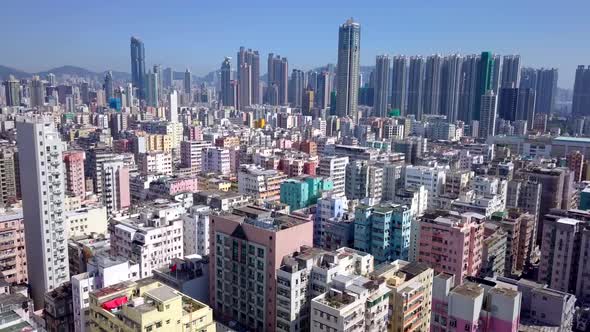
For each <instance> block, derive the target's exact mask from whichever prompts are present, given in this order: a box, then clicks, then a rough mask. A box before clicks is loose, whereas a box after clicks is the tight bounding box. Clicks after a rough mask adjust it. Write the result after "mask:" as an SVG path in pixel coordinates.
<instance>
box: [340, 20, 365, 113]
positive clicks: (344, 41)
mask: <svg viewBox="0 0 590 332" xmlns="http://www.w3.org/2000/svg"><path fill="white" fill-rule="evenodd" d="M360 53H361V25H360V24H359V23H358V22H354V21H353V20H352V19H348V20H347V21H346V22H345V23H344V24H342V25H341V26H340V28H339V31H338V65H337V67H336V70H337V73H336V81H337V84H338V86H337V88H336V115H338V116H340V117H345V116H349V117H351V118H352V119H356V118H357V104H358V90H359V88H360V85H359V74H360V71H359V70H360V67H359V61H360Z"/></svg>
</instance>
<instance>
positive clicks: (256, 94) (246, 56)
mask: <svg viewBox="0 0 590 332" xmlns="http://www.w3.org/2000/svg"><path fill="white" fill-rule="evenodd" d="M243 64H247V65H248V67H249V68H250V77H249V78H246V77H243V76H242V74H241V73H240V72H239V71H238V80H239V81H240V85H241V84H244V83H247V85H248V86H249V87H250V89H249V91H250V97H249V99H250V101H251V103H252V104H254V105H257V104H260V103H261V102H262V100H260V56H259V54H258V51H253V50H251V49H247V50H246V49H245V48H244V47H240V50H239V51H238V65H237V67H238V68H242V65H243ZM241 96H242V98H244V97H245V96H244V94H243V93H242V94H241Z"/></svg>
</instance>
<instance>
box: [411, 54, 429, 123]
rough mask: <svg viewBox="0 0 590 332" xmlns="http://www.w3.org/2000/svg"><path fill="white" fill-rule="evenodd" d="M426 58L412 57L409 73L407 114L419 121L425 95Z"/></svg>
mask: <svg viewBox="0 0 590 332" xmlns="http://www.w3.org/2000/svg"><path fill="white" fill-rule="evenodd" d="M425 67H426V66H425V62H424V58H423V57H421V56H412V57H410V69H409V72H408V109H407V114H413V115H414V116H415V117H416V119H417V120H421V119H422V111H423V107H422V106H423V101H422V98H423V93H424V70H425Z"/></svg>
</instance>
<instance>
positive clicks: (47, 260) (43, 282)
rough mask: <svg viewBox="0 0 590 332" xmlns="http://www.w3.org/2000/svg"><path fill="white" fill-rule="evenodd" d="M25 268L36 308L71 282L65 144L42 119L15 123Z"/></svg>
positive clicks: (52, 126)
mask: <svg viewBox="0 0 590 332" xmlns="http://www.w3.org/2000/svg"><path fill="white" fill-rule="evenodd" d="M17 134H18V138H17V141H18V152H19V161H20V174H21V179H20V181H21V190H22V200H23V213H24V216H23V217H24V220H25V228H26V229H27V232H25V238H26V239H25V241H26V244H27V245H26V250H27V269H28V276H29V281H28V284H29V286H30V292H31V297H32V298H33V301H34V303H35V309H39V308H43V300H44V295H45V293H46V292H49V291H51V290H53V289H55V288H57V287H59V286H60V285H62V284H64V283H66V282H68V281H69V280H70V275H69V265H68V264H69V263H68V235H67V233H68V231H67V225H66V223H65V215H64V213H65V211H64V192H65V179H64V163H63V151H64V147H65V145H64V143H63V142H62V141H61V140H60V138H59V133H58V132H57V130H56V128H55V125H54V124H53V123H52V122H51V121H50V120H44V119H42V118H24V119H21V121H19V122H17Z"/></svg>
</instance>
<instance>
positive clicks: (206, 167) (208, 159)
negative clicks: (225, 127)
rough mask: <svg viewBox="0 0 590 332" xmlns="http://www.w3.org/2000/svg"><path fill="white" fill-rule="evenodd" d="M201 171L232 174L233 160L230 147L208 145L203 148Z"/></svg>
mask: <svg viewBox="0 0 590 332" xmlns="http://www.w3.org/2000/svg"><path fill="white" fill-rule="evenodd" d="M202 151H203V152H202V154H201V156H202V162H201V172H203V173H209V172H213V173H217V174H224V175H227V174H230V172H231V161H230V151H229V149H223V148H219V147H207V148H204V149H203V150H202Z"/></svg>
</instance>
